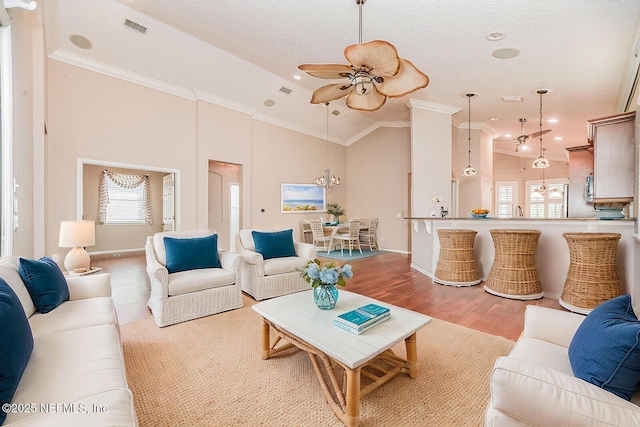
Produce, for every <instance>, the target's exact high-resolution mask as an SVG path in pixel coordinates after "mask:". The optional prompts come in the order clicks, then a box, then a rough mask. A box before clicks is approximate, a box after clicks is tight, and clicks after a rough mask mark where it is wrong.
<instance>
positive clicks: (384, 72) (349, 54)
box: [344, 40, 400, 78]
mask: <svg viewBox="0 0 640 427" xmlns="http://www.w3.org/2000/svg"><path fill="white" fill-rule="evenodd" d="M344 56H345V58H347V61H349V63H350V64H351V65H353V67H354V68H357V69H364V70H366V71H368V72H369V73H371V74H372V75H374V76H380V77H385V78H387V77H390V76H393V75H395V74H396V73H397V72H398V68H399V67H400V61H399V58H398V51H397V50H396V48H395V47H394V46H393V45H392V44H391V43H389V42H386V41H384V40H374V41H370V42H367V43H361V44H352V45H351V46H347V48H346V49H345V50H344Z"/></svg>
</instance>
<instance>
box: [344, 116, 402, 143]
mask: <svg viewBox="0 0 640 427" xmlns="http://www.w3.org/2000/svg"><path fill="white" fill-rule="evenodd" d="M381 127H387V128H408V127H411V122H408V121H397V122H392V121H386V122H385V121H382V122H376V123H374V124H372V125H371V126H369V127H367V128H365V129H364V130H362V131H361V132H359V133H358V134H356V135H354V136H353V137H352V138H350V139H348V140H347V141H346V143H345V145H346V146H347V147H348V146H350V145H351V144H353V143H354V142H357V141H359V140H361V139H362V138H364V137H365V136H367V135H369V134H370V133H371V132H373V131H375V130H376V129H378V128H381Z"/></svg>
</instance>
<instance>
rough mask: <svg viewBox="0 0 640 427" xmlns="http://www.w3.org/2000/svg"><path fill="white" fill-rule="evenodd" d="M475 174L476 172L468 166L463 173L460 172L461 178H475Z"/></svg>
mask: <svg viewBox="0 0 640 427" xmlns="http://www.w3.org/2000/svg"><path fill="white" fill-rule="evenodd" d="M475 174H476V170H475V169H474V168H473V166H471V165H468V166H467V167H466V168H464V171H463V172H462V176H475Z"/></svg>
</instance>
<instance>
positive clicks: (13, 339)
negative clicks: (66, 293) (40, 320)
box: [0, 278, 33, 425]
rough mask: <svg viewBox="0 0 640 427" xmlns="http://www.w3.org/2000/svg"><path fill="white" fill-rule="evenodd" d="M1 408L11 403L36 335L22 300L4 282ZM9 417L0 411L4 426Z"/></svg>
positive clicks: (0, 291) (0, 284)
mask: <svg viewBox="0 0 640 427" xmlns="http://www.w3.org/2000/svg"><path fill="white" fill-rule="evenodd" d="M0 325H2V333H0V354H1V355H2V357H0V405H4V404H6V403H11V400H13V395H14V394H15V392H16V389H17V388H18V383H19V382H20V378H22V373H23V372H24V368H25V367H26V366H27V362H29V358H30V357H31V352H32V351H33V335H32V334H31V327H30V326H29V322H28V321H27V316H25V314H24V310H23V308H22V304H20V300H19V299H18V296H17V295H16V294H15V292H13V289H11V287H10V286H9V285H7V282H5V281H4V280H3V279H1V278H0ZM6 417H7V413H6V412H5V411H2V410H0V425H2V423H4V420H5V418H6Z"/></svg>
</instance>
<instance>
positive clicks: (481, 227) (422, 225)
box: [405, 216, 640, 308]
mask: <svg viewBox="0 0 640 427" xmlns="http://www.w3.org/2000/svg"><path fill="white" fill-rule="evenodd" d="M405 219H406V220H409V221H411V225H412V235H411V267H412V268H414V269H415V270H417V271H420V272H421V273H423V274H425V275H427V276H429V277H431V278H433V274H434V272H435V269H436V266H437V263H438V258H439V256H440V241H439V239H438V233H437V230H438V229H440V228H458V229H471V230H475V231H477V233H478V234H477V235H476V239H475V242H474V254H475V257H476V259H477V261H478V268H479V270H480V277H481V279H482V280H483V281H484V280H486V278H487V276H488V275H489V270H490V269H491V265H492V264H493V258H494V247H493V239H492V237H491V233H490V230H492V229H532V230H539V231H541V232H542V234H541V235H540V240H539V241H538V246H537V249H536V268H537V270H538V275H539V277H540V282H541V284H542V290H543V294H544V296H545V297H548V298H553V299H558V298H559V297H560V295H561V294H562V288H563V287H564V281H565V279H566V277H567V272H568V271H569V247H568V246H567V242H566V240H565V239H564V237H562V233H565V232H593V233H598V232H600V233H620V234H621V235H622V237H621V238H620V241H619V242H618V254H617V261H618V272H619V274H620V280H621V282H622V286H623V288H624V289H625V291H626V292H627V293H629V294H630V295H631V296H632V297H633V300H634V301H638V303H640V298H636V296H637V297H640V271H639V272H638V273H636V271H635V270H636V269H635V268H634V258H635V253H636V250H638V248H636V246H639V247H640V242H638V241H636V236H635V235H634V233H635V227H636V220H635V219H634V218H621V219H614V220H602V219H598V218H593V217H592V218H562V219H529V218H509V219H502V218H490V217H489V218H471V217H466V218H441V217H419V216H416V217H405ZM639 253H640V252H639ZM638 270H640V269H638ZM478 286H482V284H480V285H478ZM636 308H637V307H636Z"/></svg>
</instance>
